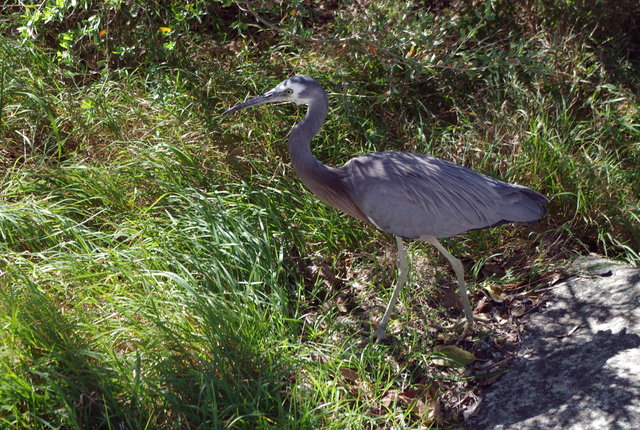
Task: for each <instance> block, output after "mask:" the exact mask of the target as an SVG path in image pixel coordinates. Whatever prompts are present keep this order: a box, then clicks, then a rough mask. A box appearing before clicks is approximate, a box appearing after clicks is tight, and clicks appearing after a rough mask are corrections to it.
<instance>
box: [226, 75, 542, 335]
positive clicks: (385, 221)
mask: <svg viewBox="0 0 640 430" xmlns="http://www.w3.org/2000/svg"><path fill="white" fill-rule="evenodd" d="M282 101H289V102H295V103H297V104H305V105H307V106H308V109H307V114H306V115H305V117H304V119H303V120H302V121H301V122H300V123H299V124H297V125H296V126H295V127H293V129H292V130H291V133H290V135H289V155H290V157H291V162H292V165H293V167H294V168H295V170H296V172H297V173H298V175H299V176H300V178H301V179H302V182H303V183H304V184H305V186H306V187H307V188H308V189H309V190H310V191H311V192H312V193H313V194H315V195H316V196H317V197H318V198H320V199H321V200H323V201H324V202H326V203H328V204H329V205H331V206H333V207H335V208H337V209H339V210H341V211H343V212H346V213H347V214H349V215H351V216H353V217H355V218H358V219H360V220H362V221H364V222H368V223H371V224H373V225H375V226H376V227H378V228H379V229H381V230H383V231H385V232H387V233H391V234H393V235H395V236H396V237H397V243H398V253H399V259H400V269H401V270H400V275H399V280H398V285H397V286H396V289H395V290H394V294H393V296H392V299H391V300H390V302H389V305H388V306H387V311H386V312H385V316H384V317H383V319H382V322H381V323H380V325H379V328H378V330H377V331H376V338H377V340H380V339H382V338H383V337H384V336H385V334H384V333H385V327H386V324H387V322H388V319H389V317H390V314H391V311H392V309H393V305H394V304H395V301H396V299H397V294H398V292H399V290H400V288H401V287H402V284H404V282H405V281H406V261H403V260H404V249H403V245H402V240H401V239H400V238H410V239H421V240H424V241H426V242H429V243H431V244H433V245H434V246H436V248H437V249H438V250H439V251H440V252H442V253H443V255H444V256H445V257H446V258H447V259H448V260H449V262H450V263H451V265H452V267H453V269H454V271H455V272H456V275H457V278H458V284H459V288H460V293H461V296H462V297H461V298H462V302H463V305H464V308H465V315H466V317H467V321H468V323H469V325H470V324H471V322H472V320H473V318H472V315H471V309H470V305H469V303H468V298H467V296H466V290H465V288H466V287H465V285H464V277H463V273H462V265H461V264H460V262H459V260H457V259H456V258H455V257H453V256H452V255H451V254H449V253H448V252H447V251H446V250H445V249H444V248H443V247H442V245H440V243H439V242H438V240H437V238H439V237H451V236H455V235H457V234H459V233H463V232H465V231H470V230H477V229H482V228H487V227H491V226H496V225H500V224H505V223H509V222H522V223H534V222H536V221H537V220H538V219H539V218H540V217H542V216H543V215H544V213H545V211H546V204H547V199H546V198H545V197H544V196H542V195H541V194H539V193H537V192H536V191H533V190H531V189H529V188H526V187H522V186H520V185H514V184H508V183H505V182H502V181H498V180H496V179H493V178H490V177H488V176H485V175H482V174H480V173H477V172H474V171H473V170H470V169H467V168H465V167H463V166H459V165H457V164H454V163H450V162H448V161H444V160H440V159H437V158H433V157H429V156H427V155H423V154H416V153H411V152H377V153H372V154H366V155H361V156H358V157H355V158H353V159H351V160H349V161H348V162H347V163H345V164H344V165H343V166H341V167H337V168H336V167H330V166H326V165H324V164H322V163H320V162H319V161H318V160H317V159H316V158H315V157H314V155H313V153H312V152H311V148H310V142H311V140H312V139H313V137H314V136H315V135H316V134H317V133H318V131H319V130H320V128H321V127H322V124H323V123H324V121H325V118H326V115H327V110H328V99H327V95H326V93H325V91H324V89H323V88H322V86H321V85H320V84H319V83H318V82H317V81H315V80H314V79H312V78H310V77H308V76H305V75H297V76H294V77H292V78H289V79H286V80H285V81H283V82H282V83H280V84H279V85H278V86H276V87H275V88H274V89H272V90H271V91H269V92H267V93H265V94H263V95H261V96H259V97H256V98H254V99H251V100H249V101H247V102H245V103H241V104H239V105H237V106H235V107H233V108H231V109H229V110H227V111H226V112H224V114H229V113H231V112H234V111H237V110H240V109H243V108H246V107H250V106H255V105H259V104H263V103H271V102H282ZM467 327H468V326H467ZM465 332H466V331H465Z"/></svg>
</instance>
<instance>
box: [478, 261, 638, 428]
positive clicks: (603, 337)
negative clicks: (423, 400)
mask: <svg viewBox="0 0 640 430" xmlns="http://www.w3.org/2000/svg"><path fill="white" fill-rule="evenodd" d="M574 267H575V268H576V270H577V271H578V273H579V274H578V275H576V276H574V277H572V278H569V279H567V280H565V281H563V282H561V283H558V284H557V285H556V286H555V287H554V290H553V292H554V296H553V298H552V299H551V300H549V302H548V303H547V304H546V307H545V308H544V309H543V310H542V311H540V312H538V313H537V314H535V315H534V316H532V317H531V320H530V321H529V322H528V323H527V324H526V334H525V336H524V339H523V342H522V344H521V346H520V349H519V351H518V355H517V357H516V358H515V359H514V361H513V363H512V364H511V366H510V367H509V370H508V372H507V373H505V374H504V375H503V376H501V377H500V379H498V380H497V381H496V382H495V383H494V384H493V385H491V386H490V387H489V388H488V389H487V391H486V392H484V393H483V394H482V395H481V398H482V400H481V403H480V405H479V406H478V407H477V409H476V413H475V415H474V416H472V417H471V418H470V419H469V420H468V421H467V423H466V425H467V426H469V427H470V428H476V429H496V430H499V429H521V430H524V429H576V430H577V429H580V430H585V429H598V430H603V429H640V268H634V267H625V266H622V265H620V263H616V262H613V261H610V260H605V259H602V258H595V257H584V258H580V259H578V260H577V261H576V263H575V264H574Z"/></svg>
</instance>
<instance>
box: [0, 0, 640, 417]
mask: <svg viewBox="0 0 640 430" xmlns="http://www.w3.org/2000/svg"><path fill="white" fill-rule="evenodd" d="M461 3H462V2H461ZM583 3H584V2H548V3H545V5H542V6H540V5H538V3H537V2H525V3H524V5H523V6H521V7H518V6H514V5H513V4H512V2H506V1H505V2H500V1H495V2H487V3H486V4H485V5H484V6H482V7H478V8H476V9H474V8H473V7H472V6H469V5H464V4H457V3H456V2H452V3H451V4H450V5H448V6H447V7H443V8H441V9H437V8H436V9H432V10H427V9H424V7H423V6H420V5H419V4H417V3H416V4H414V3H411V2H408V3H407V4H406V5H405V6H406V7H405V8H403V9H402V11H400V10H399V9H398V8H397V6H394V5H395V4H397V2H374V4H371V5H369V6H368V8H366V9H365V10H359V9H357V8H356V6H354V5H347V4H344V5H343V4H340V5H339V6H336V9H335V10H333V9H321V8H318V9H316V10H312V11H310V10H308V9H307V6H305V5H306V3H303V2H300V3H298V2H291V4H290V5H279V4H278V5H275V6H274V7H273V8H271V9H267V8H266V6H265V8H263V9H260V10H258V12H260V13H261V14H262V16H264V17H265V18H267V19H269V20H271V21H273V22H279V23H280V24H279V25H282V26H283V27H286V29H288V30H290V31H293V32H295V33H296V34H302V35H304V34H305V33H304V32H305V31H307V30H308V29H314V32H315V33H314V34H315V35H316V36H323V35H324V36H330V35H339V36H344V35H348V34H365V35H366V37H367V38H368V39H369V41H370V42H374V43H375V46H374V45H371V44H367V43H366V42H364V41H362V40H360V41H353V42H351V43H350V44H348V45H345V44H336V43H329V42H327V43H311V42H301V41H299V40H297V39H295V38H294V37H290V36H288V35H286V34H284V33H276V32H270V31H265V32H261V31H259V30H258V29H257V28H256V27H255V26H254V21H253V19H252V18H251V17H250V15H246V14H242V13H239V12H238V9H237V7H235V6H233V5H231V6H225V5H224V3H217V2H215V3H206V4H205V3H201V2H193V6H190V7H191V9H189V8H187V7H183V6H177V5H175V4H173V3H171V2H168V5H163V4H151V6H149V8H141V7H140V8H138V9H136V7H138V6H137V3H135V2H131V3H125V2H120V3H118V2H111V3H100V5H97V4H96V5H94V4H93V3H91V2H78V5H77V7H75V8H71V7H69V5H70V3H69V2H61V3H60V4H58V3H56V2H44V3H43V4H42V5H41V7H39V8H35V7H22V6H20V7H18V6H16V5H13V6H12V5H8V6H7V8H5V10H3V12H2V13H1V14H0V18H1V20H0V32H1V33H2V36H4V37H2V38H1V39H0V180H1V181H2V187H1V188H0V327H1V330H0V356H1V359H0V367H1V369H0V427H2V428H24V429H26V428H29V429H31V428H43V429H44V428H149V429H155V428H167V429H169V428H185V427H186V428H207V429H208V428H247V429H253V428H290V429H304V428H308V429H317V428H322V429H345V428H350V429H351V428H352V429H361V428H447V427H452V426H454V425H455V423H456V422H460V420H461V417H462V415H461V413H462V408H463V407H464V406H465V405H466V404H468V403H469V402H470V397H469V393H470V392H471V391H472V390H476V388H477V384H476V383H475V382H474V381H475V379H476V378H477V375H474V373H473V368H472V367H468V368H467V369H466V370H465V369H460V368H456V367H439V366H436V365H434V361H433V359H434V358H438V357H440V355H441V354H440V353H439V352H438V348H439V347H440V346H442V345H443V344H450V343H452V342H454V339H455V334H454V333H453V332H451V331H446V330H445V331H442V330H438V329H434V328H433V326H434V325H446V324H448V323H450V322H451V321H454V320H455V319H457V318H459V317H460V311H459V310H456V309H452V308H451V306H447V305H445V304H443V303H444V301H443V297H444V295H445V293H444V292H443V291H444V290H446V287H450V286H452V285H453V278H452V276H451V273H450V271H449V269H448V266H447V263H446V261H444V260H443V259H442V258H441V257H440V256H438V255H437V254H436V253H435V252H434V251H433V250H432V249H430V248H429V247H426V246H424V245H420V244H413V245H411V246H410V248H409V254H410V255H411V256H412V266H413V267H412V269H413V270H412V271H411V274H410V282H411V284H412V286H411V288H407V289H406V290H405V291H404V292H403V293H402V294H401V297H400V303H399V305H398V308H397V312H396V314H395V315H394V317H393V319H392V322H391V326H390V328H391V331H392V332H393V333H394V334H395V342H393V343H391V344H385V345H373V344H371V343H370V342H369V340H370V336H371V332H372V330H373V328H374V326H375V322H376V320H377V319H378V318H380V317H381V315H382V313H383V311H384V306H385V304H386V300H387V298H388V296H389V294H390V288H391V286H392V284H393V282H394V280H395V251H394V241H393V239H392V238H390V237H388V236H386V235H384V234H382V233H380V232H378V231H376V230H375V229H373V228H372V227H370V226H365V225H363V224H362V223H360V222H358V221H356V220H353V219H349V218H347V217H346V216H344V215H342V214H339V213H338V212H337V211H335V210H333V209H331V208H329V207H327V206H326V205H324V204H322V203H320V202H318V201H317V199H316V198H315V197H314V196H312V195H311V194H310V193H309V192H308V191H306V190H305V189H304V187H303V186H302V184H301V183H300V181H299V180H298V179H297V177H296V175H295V173H294V172H293V170H292V168H291V166H290V164H289V160H288V154H287V152H286V134H287V131H288V130H289V128H290V127H291V126H292V125H293V124H294V123H295V122H296V121H298V120H299V119H300V118H301V115H302V114H303V111H302V109H301V108H298V107H294V106H272V107H268V108H259V109H256V110H252V111H248V112H246V113H243V114H242V115H241V116H240V115H236V116H233V117H221V115H220V113H221V112H222V111H223V110H224V109H225V108H227V107H229V106H231V105H233V104H234V103H236V102H238V101H240V100H243V99H244V98H245V97H246V96H248V95H257V94H259V93H261V92H263V91H265V90H267V89H269V88H271V87H272V86H273V85H275V84H276V83H278V82H279V81H280V80H282V79H283V78H285V77H286V76H288V75H291V74H294V73H307V74H310V75H312V76H314V77H316V78H317V79H319V80H320V81H321V82H322V84H323V85H325V87H326V88H327V90H328V91H329V94H330V100H331V103H332V107H331V110H330V113H329V117H328V121H327V123H326V125H325V127H324V129H323V131H322V132H321V134H320V135H319V136H318V137H317V138H316V139H315V140H314V142H313V149H314V152H315V153H316V155H317V156H318V158H319V159H321V160H322V161H324V162H326V163H328V164H332V165H339V164H341V163H343V162H345V161H346V160H348V159H349V158H350V157H351V156H353V155H355V154H361V153H365V152H370V151H382V150H410V151H419V152H425V153H429V154H433V155H435V156H438V157H441V158H445V159H448V160H451V161H454V162H457V163H460V164H464V165H466V166H469V167H472V168H474V169H477V170H479V171H482V172H485V173H488V174H490V175H492V176H495V177H498V178H501V179H505V180H509V181H512V182H518V183H521V184H524V185H528V186H531V187H533V188H535V189H537V190H539V191H541V192H543V193H544V194H545V195H547V196H548V197H549V198H550V199H551V203H550V205H549V214H548V215H547V216H546V217H545V218H544V219H543V220H542V222H541V223H540V224H538V225H536V226H535V227H527V226H513V227H512V226H509V227H502V228H496V229H491V230H488V231H482V232H471V233H469V234H466V235H464V236H460V237H457V238H453V239H449V240H446V241H445V242H446V245H447V246H448V247H449V248H450V249H451V251H452V252H453V253H454V254H456V255H458V256H459V257H461V258H462V259H463V261H464V262H465V264H467V266H468V271H467V273H468V275H467V278H468V280H469V281H470V284H471V285H470V286H471V291H472V293H473V297H474V299H475V300H476V301H477V300H479V299H480V298H481V297H483V296H486V295H487V294H486V292H485V290H484V288H486V286H487V285H498V286H503V287H505V289H507V290H508V289H509V288H520V286H521V285H523V286H524V287H522V288H524V289H526V290H533V289H535V288H536V286H538V285H543V284H544V273H545V271H546V270H547V269H548V268H550V267H554V266H556V265H559V264H562V263H563V262H565V261H567V260H568V259H571V258H572V257H574V256H575V255H577V254H583V253H587V252H598V253H601V254H606V255H608V256H610V257H613V258H618V259H621V260H625V261H627V262H629V263H632V264H633V263H638V261H640V251H639V250H640V227H639V226H640V205H639V203H638V202H639V197H640V196H639V194H638V188H637V184H638V183H640V169H638V168H637V166H638V165H640V146H639V144H638V142H640V125H639V123H638V118H639V117H640V115H639V111H640V99H639V98H638V96H637V89H638V88H639V87H640V81H639V80H638V76H640V73H638V72H639V70H638V67H639V66H638V57H637V55H638V54H637V53H638V52H640V50H639V49H638V46H637V39H634V37H636V36H637V35H636V36H634V34H632V33H625V32H624V28H630V27H629V26H627V27H625V26H624V25H621V24H619V25H617V26H615V27H611V26H609V27H606V26H605V24H607V23H609V24H610V23H612V22H620V23H624V22H626V21H625V20H626V19H627V18H626V17H627V16H628V15H633V14H630V13H629V12H628V10H629V8H631V9H633V8H634V7H635V8H636V9H633V10H637V5H635V3H633V4H631V3H630V4H629V5H627V6H628V7H629V8H627V9H626V10H624V11H622V10H619V9H618V7H617V6H616V7H610V8H608V9H607V8H606V7H605V6H606V5H607V4H608V5H609V6H611V4H610V2H603V3H605V5H604V6H600V4H599V6H597V7H598V9H597V10H596V9H593V10H592V9H591V7H590V5H588V4H586V3H585V4H583ZM623 3H624V2H623ZM625 4H626V3H625ZM60 5H62V6H60ZM118 5H119V6H118ZM171 5H173V6H175V7H173V8H172V7H171ZM354 8H355V9H354ZM38 11H39V12H38ZM136 11H137V12H136ZM45 12H46V13H51V15H47V16H48V18H46V19H45V15H38V14H39V13H45ZM134 12H136V13H134ZM616 14H617V15H616ZM565 16H571V17H572V21H571V22H577V23H578V24H576V25H575V26H574V27H572V28H568V27H566V26H565V25H564V24H563V22H564V21H563V20H564V18H562V17H565ZM127 19H129V20H130V21H127ZM125 22H130V24H131V23H133V24H135V25H133V24H131V26H130V27H126V26H125V24H124V23H125ZM596 24H598V25H596ZM600 25H601V26H605V27H606V28H615V31H616V33H615V35H613V36H615V37H613V36H612V35H609V34H601V31H600V30H598V29H599V28H601V27H600ZM107 26H108V32H107V33H101V30H104V29H107ZM160 26H162V27H163V28H169V27H170V28H171V29H172V30H171V31H170V32H166V31H164V30H163V31H160V32H159V33H158V30H157V28H158V27H160ZM376 26H378V27H380V28H384V29H385V31H384V32H378V33H368V29H370V28H374V27H376ZM125 27H126V28H128V29H129V30H127V31H122V29H123V28H125ZM594 28H595V29H596V30H593V29H594ZM588 29H592V30H593V31H587V30H588ZM29 32H31V33H29ZM27 34H34V35H36V36H35V37H33V38H31V37H30V36H26V35H27ZM105 34H106V35H107V36H105ZM127 47H129V48H130V49H129V48H127ZM412 47H413V48H412ZM125 48H126V49H125ZM142 52H146V53H149V54H150V55H148V56H143V55H136V53H138V54H139V53H142ZM489 266H493V267H496V266H497V267H498V268H499V269H501V270H502V273H497V274H491V273H489V274H487V273H488V272H487V267H489ZM489 272H490V271H489ZM498 272H500V271H498ZM500 309H501V308H499V305H498V304H494V310H493V311H492V312H493V314H492V317H495V316H496V315H499V314H500V312H502V311H501V310H500ZM461 346H463V347H464V348H465V349H467V350H470V351H473V352H474V353H476V355H477V356H478V357H480V358H483V359H487V358H490V356H489V355H487V353H486V348H490V349H491V350H498V351H502V350H503V349H505V348H506V349H508V348H510V347H512V346H513V345H511V344H510V341H509V340H508V336H505V334H504V329H503V328H502V327H500V326H499V325H495V324H494V325H491V324H486V325H481V326H480V327H479V328H478V330H477V331H476V332H474V334H473V338H472V340H471V341H467V342H464V343H463V344H462V345H461ZM483 354H484V355H483Z"/></svg>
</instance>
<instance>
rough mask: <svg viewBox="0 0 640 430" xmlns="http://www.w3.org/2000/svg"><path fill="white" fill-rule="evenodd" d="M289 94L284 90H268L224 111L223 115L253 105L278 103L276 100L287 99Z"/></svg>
mask: <svg viewBox="0 0 640 430" xmlns="http://www.w3.org/2000/svg"><path fill="white" fill-rule="evenodd" d="M287 96H288V94H287V93H285V92H284V91H275V90H271V91H267V92H266V93H264V94H262V95H260V96H258V97H256V98H253V99H251V100H247V101H246V102H244V103H240V104H238V105H235V106H234V107H232V108H231V109H228V110H226V111H224V112H223V113H222V115H229V114H230V113H233V112H235V111H238V110H241V109H245V108H248V107H251V106H258V105H261V104H265V103H276V102H283V101H287V100H288V99H287Z"/></svg>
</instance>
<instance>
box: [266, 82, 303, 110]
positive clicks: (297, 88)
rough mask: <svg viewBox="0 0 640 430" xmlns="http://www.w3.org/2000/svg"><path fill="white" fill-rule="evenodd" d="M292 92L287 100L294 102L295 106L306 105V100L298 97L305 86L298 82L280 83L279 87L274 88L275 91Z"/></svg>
mask: <svg viewBox="0 0 640 430" xmlns="http://www.w3.org/2000/svg"><path fill="white" fill-rule="evenodd" d="M287 89H289V90H293V94H291V95H290V96H289V100H291V101H292V102H294V103H295V104H298V105H301V104H307V100H306V99H303V98H301V97H300V94H301V93H302V91H304V89H305V86H304V85H303V84H300V83H298V82H287V81H285V82H282V83H281V84H280V85H278V86H277V87H275V88H274V90H276V91H284V90H287Z"/></svg>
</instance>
